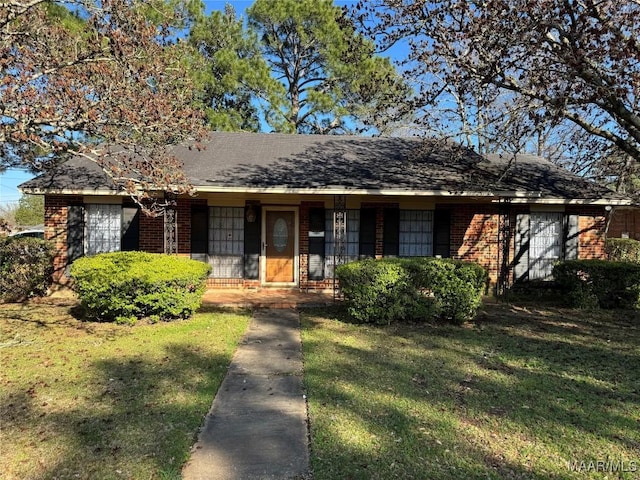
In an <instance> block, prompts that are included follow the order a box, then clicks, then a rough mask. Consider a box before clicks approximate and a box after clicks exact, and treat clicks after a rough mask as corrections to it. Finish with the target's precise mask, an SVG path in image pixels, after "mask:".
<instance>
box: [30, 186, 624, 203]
mask: <svg viewBox="0 0 640 480" xmlns="http://www.w3.org/2000/svg"><path fill="white" fill-rule="evenodd" d="M19 190H20V191H21V192H22V193H29V194H33V195H45V194H46V195H92V196H128V195H129V194H128V193H127V192H123V191H116V190H111V189H42V188H24V187H20V188H19ZM195 190H196V191H197V192H199V193H250V194H260V193H263V194H296V195H379V196H400V197H402V196H408V197H409V196H410V197H449V198H453V197H465V198H486V199H487V200H491V201H500V200H504V199H508V200H509V201H510V202H511V203H520V204H524V203H530V204H543V205H545V204H547V205H548V204H553V205H602V206H632V205H633V202H632V200H631V199H607V198H571V199H569V198H562V197H546V196H543V194H542V193H541V192H530V191H449V190H405V189H384V188H345V187H340V186H336V187H317V188H313V187H310V188H291V187H224V186H215V187H210V186H196V187H195Z"/></svg>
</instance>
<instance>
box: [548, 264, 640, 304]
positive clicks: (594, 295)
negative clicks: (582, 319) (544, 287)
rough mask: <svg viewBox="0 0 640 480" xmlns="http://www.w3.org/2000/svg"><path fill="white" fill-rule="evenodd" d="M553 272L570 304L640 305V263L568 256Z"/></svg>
mask: <svg viewBox="0 0 640 480" xmlns="http://www.w3.org/2000/svg"><path fill="white" fill-rule="evenodd" d="M553 276H554V278H555V279H556V282H557V284H558V286H559V288H560V290H561V293H562V294H563V298H564V299H565V301H566V303H567V304H568V306H570V307H574V308H605V309H608V308H626V309H634V308H635V309H638V308H640V264H638V263H631V262H611V261H608V260H567V261H564V262H560V263H558V264H557V265H556V266H555V267H554V269H553Z"/></svg>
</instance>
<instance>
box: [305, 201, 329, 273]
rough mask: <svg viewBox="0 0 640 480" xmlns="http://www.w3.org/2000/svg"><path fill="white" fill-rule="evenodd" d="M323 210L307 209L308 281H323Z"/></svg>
mask: <svg viewBox="0 0 640 480" xmlns="http://www.w3.org/2000/svg"><path fill="white" fill-rule="evenodd" d="M325 218H326V215H325V210H324V208H311V209H309V280H322V279H324V263H325V254H324V252H325V250H324V248H325V247H324V238H325Z"/></svg>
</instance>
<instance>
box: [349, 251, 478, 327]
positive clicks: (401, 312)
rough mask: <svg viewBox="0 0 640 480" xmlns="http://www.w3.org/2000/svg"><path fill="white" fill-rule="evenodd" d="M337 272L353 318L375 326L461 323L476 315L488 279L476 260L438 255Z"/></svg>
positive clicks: (362, 264)
mask: <svg viewBox="0 0 640 480" xmlns="http://www.w3.org/2000/svg"><path fill="white" fill-rule="evenodd" d="M336 276H337V278H338V280H339V282H340V288H341V290H342V293H343V295H344V299H345V304H346V308H347V312H348V314H349V316H350V317H351V319H352V320H354V321H356V322H361V323H375V324H389V323H393V322H398V321H429V320H440V321H447V322H452V323H457V324H460V323H463V322H464V321H466V320H470V319H472V318H473V317H474V316H475V313H476V311H477V309H478V307H479V306H480V302H481V299H482V294H483V293H484V291H485V288H486V282H487V278H488V276H487V272H486V270H484V269H483V268H482V267H480V266H479V265H477V264H475V263H467V262H461V261H456V260H450V259H436V258H411V259H382V260H362V261H357V262H351V263H348V264H346V265H340V266H338V268H337V269H336Z"/></svg>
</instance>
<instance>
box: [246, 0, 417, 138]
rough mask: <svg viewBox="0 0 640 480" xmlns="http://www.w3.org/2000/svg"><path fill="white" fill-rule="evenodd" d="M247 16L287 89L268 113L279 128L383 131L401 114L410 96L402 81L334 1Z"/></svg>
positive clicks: (307, 1)
mask: <svg viewBox="0 0 640 480" xmlns="http://www.w3.org/2000/svg"><path fill="white" fill-rule="evenodd" d="M247 12H248V16H249V25H250V27H251V28H252V29H254V30H255V31H256V32H257V34H258V36H259V38H260V41H261V45H262V51H263V54H264V57H265V59H266V60H267V62H268V63H269V65H270V66H271V70H272V73H273V75H274V77H275V78H276V79H277V80H278V81H279V82H280V83H281V84H282V86H283V87H284V90H285V98H284V100H283V101H282V102H280V103H279V104H275V105H274V104H271V105H270V108H269V109H268V111H267V122H268V123H269V125H271V127H272V128H274V129H275V130H278V131H288V132H297V133H341V132H346V131H351V130H353V126H354V125H355V126H356V128H357V127H358V126H359V127H361V128H366V127H371V126H373V127H376V128H378V129H383V127H384V125H385V123H386V122H388V121H389V120H390V118H391V117H393V116H394V115H398V114H399V113H400V109H399V108H398V106H399V105H402V103H403V102H402V100H405V99H406V98H407V95H408V89H407V88H406V86H405V84H404V83H403V81H402V79H401V78H400V77H399V76H398V75H397V74H396V71H395V69H394V67H393V65H392V64H391V62H390V61H389V60H388V59H387V58H383V57H380V56H377V55H375V53H374V45H373V43H372V42H370V41H368V40H366V39H365V38H364V37H363V36H361V35H359V34H358V33H357V32H356V31H355V29H354V27H353V25H352V23H351V21H350V20H349V19H348V17H347V16H346V14H345V11H344V10H343V9H341V8H339V7H336V6H334V5H333V2H332V1H331V0H256V2H255V3H254V4H253V5H252V6H251V8H249V9H248V11H247Z"/></svg>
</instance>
